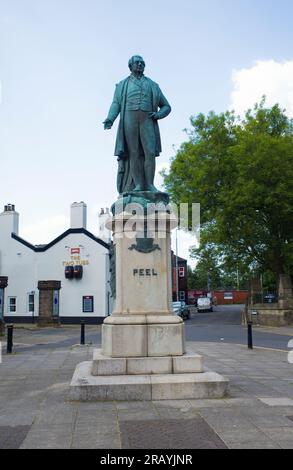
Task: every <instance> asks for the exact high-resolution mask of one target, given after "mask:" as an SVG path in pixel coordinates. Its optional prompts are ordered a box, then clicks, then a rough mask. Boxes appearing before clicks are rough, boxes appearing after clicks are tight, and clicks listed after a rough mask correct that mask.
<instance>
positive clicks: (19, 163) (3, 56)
mask: <svg viewBox="0 0 293 470" xmlns="http://www.w3.org/2000/svg"><path fill="white" fill-rule="evenodd" d="M292 18H293V2H292V0H279V1H278V2H276V1H275V0H204V1H203V0H201V1H199V0H181V1H178V0H148V1H147V2H138V1H137V0H123V2H122V1H121V0H108V1H107V2H105V1H104V0H0V90H1V95H0V164H1V169H0V175H1V179H0V210H1V209H2V207H3V206H4V204H7V203H14V204H15V205H16V209H17V211H18V212H19V213H20V216H21V218H20V235H21V236H22V237H23V238H25V239H27V240H28V241H30V242H31V243H46V242H49V241H50V240H52V239H53V238H55V237H56V236H58V235H59V234H60V233H61V232H63V231H64V230H66V229H67V228H68V226H69V207H70V204H71V203H72V202H75V201H85V202H86V203H87V206H88V229H89V230H90V231H92V232H93V233H95V234H97V231H98V222H97V216H98V213H99V210H100V208H102V207H110V206H111V205H112V203H113V202H115V200H116V199H117V191H116V171H117V162H116V157H114V156H113V153H114V152H113V151H114V144H115V137H116V130H117V125H118V120H117V121H116V123H115V125H114V126H113V128H112V130H111V131H104V129H103V125H102V122H103V120H104V119H105V117H106V116H107V113H108V110H109V107H110V104H111V101H112V98H113V93H114V88H115V84H116V83H117V82H119V81H120V80H122V79H123V78H125V77H126V76H127V75H128V74H129V70H128V66H127V64H128V59H129V58H130V57H131V56H132V55H134V54H140V55H142V56H143V57H144V59H145V62H146V69H145V75H147V76H149V77H150V78H152V79H153V80H154V81H156V82H157V83H159V85H160V87H161V89H162V91H163V93H164V94H165V96H166V97H167V99H168V101H169V102H170V104H171V106H172V113H171V114H170V115H169V116H168V117H167V118H166V119H164V120H161V121H160V130H161V138H162V144H163V152H162V154H161V156H160V157H159V158H158V159H157V176H156V180H155V183H156V185H157V186H158V187H160V188H161V189H162V186H161V184H162V179H161V177H160V176H159V174H158V173H159V170H161V169H162V168H164V167H168V164H169V162H170V158H172V157H174V155H175V153H176V149H178V147H179V146H180V144H181V143H182V142H183V141H184V140H186V138H187V137H186V134H185V132H184V129H186V128H188V127H189V118H190V116H192V115H196V114H198V113H200V112H202V113H207V112H209V111H210V110H214V111H216V112H222V111H225V110H227V109H235V110H236V111H237V112H238V113H243V112H244V110H245V109H247V108H249V107H251V106H253V104H254V103H255V102H256V101H259V100H260V99H261V96H262V95H264V94H266V95H267V102H268V104H275V103H276V102H278V103H280V105H281V106H283V107H284V108H286V109H287V112H288V114H289V115H290V116H292V117H293V32H292ZM195 202H197V201H195ZM178 237H179V243H178V246H179V255H180V256H183V257H188V248H189V246H190V245H192V244H194V241H195V240H194V237H192V236H190V235H186V234H184V233H182V232H180V233H179V235H178Z"/></svg>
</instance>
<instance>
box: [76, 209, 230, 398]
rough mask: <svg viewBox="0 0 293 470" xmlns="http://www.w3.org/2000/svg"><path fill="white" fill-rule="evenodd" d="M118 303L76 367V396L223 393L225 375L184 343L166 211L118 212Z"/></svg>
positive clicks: (114, 225) (112, 224)
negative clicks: (89, 354) (175, 307)
mask: <svg viewBox="0 0 293 470" xmlns="http://www.w3.org/2000/svg"><path fill="white" fill-rule="evenodd" d="M115 214H116V215H115V216H114V217H113V218H111V219H110V220H109V221H108V223H107V224H106V225H107V228H111V229H112V231H113V241H114V247H115V257H116V280H115V281H116V282H115V283H116V289H115V291H116V301H115V306H114V311H113V314H112V315H111V316H110V317H108V318H106V319H105V321H104V324H103V327H102V348H101V349H100V350H95V352H94V357H93V361H91V362H85V363H81V364H79V365H78V367H77V369H76V371H75V374H74V376H73V379H72V382H71V390H70V398H71V399H74V400H152V399H154V400H161V399H175V398H176V399H185V398H207V397H213V398H220V397H222V396H224V395H225V393H226V391H227V385H228V381H227V380H225V379H224V378H223V377H221V376H219V375H218V374H215V373H212V372H209V371H205V370H204V367H203V358H202V357H201V356H199V355H197V354H194V353H188V351H186V348H185V339H184V324H183V320H182V319H181V318H180V317H179V316H176V315H174V314H173V311H172V301H171V299H172V280H171V233H170V232H171V229H172V228H174V227H176V225H177V224H176V219H175V217H174V216H173V215H171V214H170V213H168V211H167V210H166V209H161V210H157V211H155V210H154V211H153V212H152V213H151V214H150V213H149V214H148V217H146V216H145V213H144V211H143V213H141V212H139V211H138V210H137V209H136V208H134V207H132V210H129V208H128V210H127V212H126V211H123V212H117V211H116V212H115Z"/></svg>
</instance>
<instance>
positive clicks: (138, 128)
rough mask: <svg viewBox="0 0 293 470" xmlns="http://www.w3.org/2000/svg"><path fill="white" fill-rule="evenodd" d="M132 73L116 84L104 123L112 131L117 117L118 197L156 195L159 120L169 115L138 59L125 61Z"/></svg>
mask: <svg viewBox="0 0 293 470" xmlns="http://www.w3.org/2000/svg"><path fill="white" fill-rule="evenodd" d="M128 66H129V69H130V71H131V74H130V76H129V77H127V78H125V79H124V80H122V81H121V82H120V83H118V84H117V85H116V90H115V94H114V99H113V103H112V104H111V107H110V110H109V113H108V116H107V118H106V120H105V121H104V123H103V124H104V128H105V129H111V127H112V125H113V123H114V121H115V119H116V118H117V116H118V115H119V114H120V122H119V127H118V133H117V138H116V146H115V155H116V156H117V157H118V163H119V167H118V177H117V189H118V192H119V194H125V193H127V192H132V191H152V192H157V189H156V188H155V186H154V177H155V169H156V161H155V158H156V157H157V156H159V154H160V152H161V151H162V148H161V139H160V131H159V126H158V122H157V121H158V119H163V118H164V117H166V116H168V114H169V113H170V112H171V107H170V105H169V103H168V101H167V100H166V98H165V97H164V95H163V93H162V91H161V90H160V87H159V85H158V84H157V83H155V82H153V81H152V80H151V79H150V78H148V77H145V75H144V69H145V63H144V60H143V58H142V57H141V56H138V55H136V56H133V57H131V59H130V60H129V62H128Z"/></svg>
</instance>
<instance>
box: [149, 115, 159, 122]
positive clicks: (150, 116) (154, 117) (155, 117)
mask: <svg viewBox="0 0 293 470" xmlns="http://www.w3.org/2000/svg"><path fill="white" fill-rule="evenodd" d="M149 118H151V119H153V120H154V121H156V120H157V119H159V113H149Z"/></svg>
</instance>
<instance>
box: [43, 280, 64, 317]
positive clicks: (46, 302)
mask: <svg viewBox="0 0 293 470" xmlns="http://www.w3.org/2000/svg"><path fill="white" fill-rule="evenodd" d="M38 289H39V317H38V326H59V325H60V320H59V292H60V289H61V282H60V281H39V282H38Z"/></svg>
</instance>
